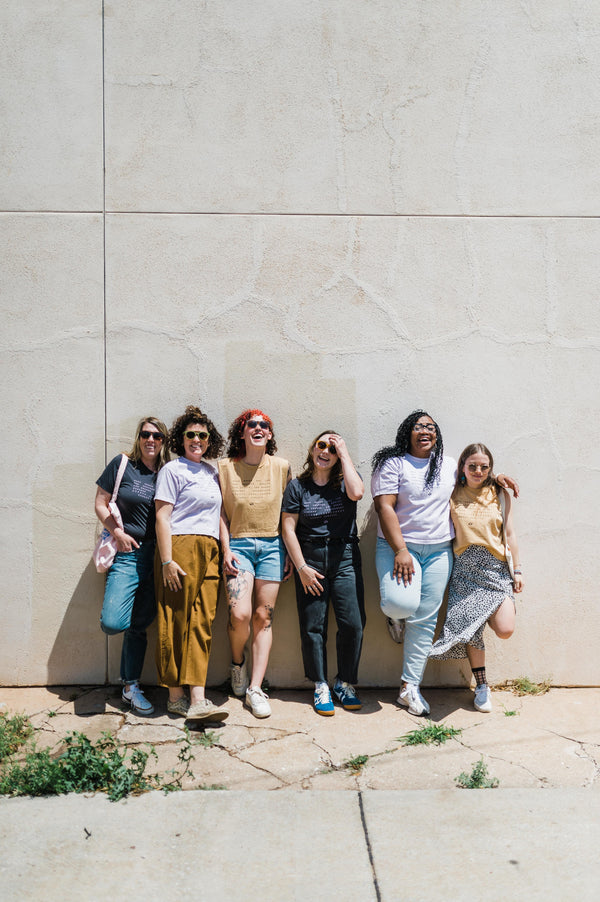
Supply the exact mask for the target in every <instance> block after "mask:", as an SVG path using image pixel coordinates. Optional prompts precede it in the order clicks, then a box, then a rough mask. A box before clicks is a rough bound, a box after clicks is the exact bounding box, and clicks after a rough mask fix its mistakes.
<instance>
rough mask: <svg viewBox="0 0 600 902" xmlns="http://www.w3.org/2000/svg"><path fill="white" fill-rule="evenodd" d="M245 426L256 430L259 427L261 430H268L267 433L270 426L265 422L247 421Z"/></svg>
mask: <svg viewBox="0 0 600 902" xmlns="http://www.w3.org/2000/svg"><path fill="white" fill-rule="evenodd" d="M246 426H247V427H248V429H256V428H257V427H258V426H260V428H261V429H268V430H269V431H270V430H271V424H270V423H267V421H266V420H248V422H247V423H246Z"/></svg>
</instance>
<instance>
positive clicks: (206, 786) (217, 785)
mask: <svg viewBox="0 0 600 902" xmlns="http://www.w3.org/2000/svg"><path fill="white" fill-rule="evenodd" d="M197 788H198V789H203V790H204V791H205V792H212V791H213V790H217V789H227V787H226V786H223V784H222V783H211V784H210V785H209V784H208V783H202V784H201V785H200V786H198V787H197Z"/></svg>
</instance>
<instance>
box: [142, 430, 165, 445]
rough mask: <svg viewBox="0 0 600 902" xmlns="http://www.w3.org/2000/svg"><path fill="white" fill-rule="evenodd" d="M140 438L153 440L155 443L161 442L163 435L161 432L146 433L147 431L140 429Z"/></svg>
mask: <svg viewBox="0 0 600 902" xmlns="http://www.w3.org/2000/svg"><path fill="white" fill-rule="evenodd" d="M140 438H153V439H154V441H155V442H162V440H163V439H164V435H163V434H162V432H148V430H147V429H142V431H141V432H140Z"/></svg>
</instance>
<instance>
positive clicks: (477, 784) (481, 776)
mask: <svg viewBox="0 0 600 902" xmlns="http://www.w3.org/2000/svg"><path fill="white" fill-rule="evenodd" d="M454 782H455V783H456V785H457V786H458V787H459V788H460V789H495V788H496V787H497V786H498V783H499V780H498V779H497V778H496V777H489V776H488V769H487V765H486V764H484V762H483V758H480V759H479V761H476V762H475V763H474V764H473V770H472V771H471V773H470V774H467V773H465V772H464V771H463V772H462V773H461V774H459V775H458V777H455V778H454Z"/></svg>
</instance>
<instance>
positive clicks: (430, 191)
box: [0, 0, 600, 686]
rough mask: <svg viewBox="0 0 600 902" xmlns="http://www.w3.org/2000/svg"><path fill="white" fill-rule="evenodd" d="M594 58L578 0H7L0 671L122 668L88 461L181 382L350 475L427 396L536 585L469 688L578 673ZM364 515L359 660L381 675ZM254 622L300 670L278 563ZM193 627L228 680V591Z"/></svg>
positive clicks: (595, 274)
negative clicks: (486, 449) (483, 478)
mask: <svg viewBox="0 0 600 902" xmlns="http://www.w3.org/2000/svg"><path fill="white" fill-rule="evenodd" d="M599 51H600V7H598V6H597V5H595V4H589V3H586V2H583V0H582V2H574V0H570V2H569V0H545V2H541V0H540V2H535V0H528V2H526V3H524V2H517V0H506V2H503V3H497V2H491V0H489V2H487V0H481V2H477V0H475V2H471V0H469V2H467V0H464V2H460V0H456V2H442V0H437V2H432V3H428V4H423V3H421V2H417V0H407V2H403V3H398V2H396V0H360V2H359V0H338V2H333V0H303V2H299V0H255V2H253V3H247V2H246V0H207V2H203V3H198V2H196V0H178V2H177V3H176V4H173V3H167V2H163V0H145V2H144V3H143V4H142V3H139V2H134V0H113V2H108V0H106V2H105V3H104V4H103V3H101V2H100V0H62V2H61V0H19V2H17V0H5V2H4V3H2V4H0V113H1V114H2V121H3V123H4V125H3V128H2V131H1V133H0V157H1V159H0V162H1V165H0V207H1V210H2V211H4V212H0V236H1V244H2V249H3V253H2V262H1V264H0V266H1V273H2V276H1V283H0V284H1V296H2V310H3V318H2V319H3V329H2V334H1V337H0V341H1V342H2V351H3V353H2V357H1V363H0V366H1V375H2V385H3V387H4V394H5V405H4V410H5V419H6V422H7V424H8V429H7V438H8V442H7V455H6V457H7V460H6V465H5V467H4V469H3V471H2V477H1V479H2V492H1V495H0V499H1V503H2V506H3V508H4V511H3V517H2V520H1V521H0V522H1V526H0V549H1V555H2V567H3V573H4V589H3V593H2V600H1V602H0V603H1V605H2V623H3V630H2V631H0V682H2V683H4V684H28V683H31V684H44V683H60V682H63V683H64V682H85V683H89V682H102V681H103V680H104V678H105V674H106V673H108V676H109V678H110V679H113V680H114V679H116V678H117V677H118V660H119V647H120V640H119V639H111V640H110V643H107V641H106V639H105V637H104V636H103V634H102V633H101V632H100V629H99V625H98V618H99V612H100V607H101V602H102V583H103V579H102V577H100V576H99V575H98V574H96V573H95V571H94V570H93V568H92V566H91V565H90V563H89V555H90V551H91V547H92V545H93V540H94V530H95V526H94V517H93V497H94V492H95V486H94V483H95V479H96V478H97V476H98V475H99V473H100V471H101V470H102V467H103V465H104V462H105V460H109V459H110V458H111V457H112V456H114V454H115V453H117V452H118V451H120V450H128V448H129V447H130V444H131V439H132V432H133V428H134V426H135V423H136V421H137V419H138V418H139V416H141V415H145V414H154V415H156V416H159V417H161V418H162V419H164V420H166V421H167V422H168V423H170V422H171V421H172V419H173V418H174V417H175V416H177V415H178V414H179V413H180V412H181V410H182V408H183V407H184V406H185V404H187V403H191V402H199V403H200V404H201V405H202V407H203V408H206V410H207V412H208V413H209V415H210V416H211V418H212V419H213V420H214V421H215V423H216V424H217V425H218V426H219V428H220V429H221V431H222V432H223V433H226V431H227V428H228V425H229V423H230V422H231V420H232V419H233V418H234V417H235V416H236V415H237V414H238V413H239V412H240V411H241V410H242V409H244V408H245V407H247V406H249V405H255V404H257V405H260V406H261V407H264V409H265V410H266V411H267V412H268V413H269V414H270V415H271V416H272V417H273V419H274V421H275V426H276V436H277V440H278V444H279V449H280V453H281V454H283V455H284V456H287V457H288V458H289V459H290V460H291V462H292V466H293V468H294V470H295V471H296V472H297V470H298V468H299V466H300V465H301V462H302V461H303V459H304V456H305V453H306V446H307V444H308V443H309V441H310V439H311V438H312V437H313V435H314V434H315V433H316V432H317V431H319V430H321V429H323V428H329V427H334V428H336V429H339V430H340V431H341V432H342V434H343V435H344V436H345V437H346V440H347V442H348V445H349V447H350V450H351V453H352V454H353V456H354V459H355V460H356V461H357V463H358V465H359V469H360V470H361V473H362V474H363V476H364V477H365V480H366V481H368V478H369V476H370V464H369V461H370V458H371V456H372V454H373V453H374V451H376V450H377V449H378V448H379V447H381V446H382V445H384V444H389V443H391V442H392V441H393V438H394V434H395V431H396V428H397V426H398V424H399V422H400V421H401V420H402V419H403V418H404V416H405V415H406V414H407V413H409V412H410V411H411V410H412V409H413V408H414V407H417V406H419V407H421V406H422V407H425V408H426V409H428V410H429V411H430V412H431V414H432V415H433V416H434V417H435V418H436V419H437V421H438V422H439V424H440V426H441V428H442V432H443V435H444V442H445V447H446V449H447V451H448V452H449V453H450V454H452V455H454V456H457V455H458V453H459V452H460V451H461V449H462V447H463V446H464V445H465V444H467V443H468V442H471V441H484V442H485V443H486V444H488V445H489V446H490V447H491V449H492V451H493V452H494V455H495V457H496V461H497V464H498V466H499V468H500V469H502V470H504V471H506V472H509V473H512V474H513V475H515V476H516V477H517V478H518V479H519V482H520V484H521V489H522V498H521V499H520V500H519V501H518V502H517V505H516V520H517V528H518V533H519V536H520V540H521V549H522V559H523V566H524V571H525V581H526V582H525V591H524V593H523V597H522V599H521V600H519V602H518V622H517V630H516V633H515V635H514V637H513V638H512V639H511V640H510V641H509V642H505V643H501V642H500V641H499V640H496V639H492V638H491V637H490V638H489V640H488V651H489V654H488V658H489V668H488V670H489V676H490V679H491V680H492V682H496V681H501V680H503V679H509V678H511V677H516V676H519V675H522V674H524V675H527V676H530V677H531V678H537V679H540V678H546V677H550V678H551V679H552V680H553V682H555V683H557V684H563V685H565V684H566V685H598V684H599V683H600V667H599V664H598V654H597V649H598V647H599V643H600V626H599V625H598V624H599V621H598V617H597V607H598V603H599V600H600V599H599V594H598V588H597V587H598V583H599V578H600V572H599V570H600V567H599V564H598V554H597V545H598V526H597V507H598V497H599V496H600V493H599V491H598V489H599V485H598V483H599V482H600V476H599V474H600V456H599V452H598V447H599V437H600V436H599V433H600V426H599V421H598V383H599V379H598V375H599V346H600V307H599V305H598V284H599V283H600V260H599V256H598V246H599V239H600V220H599V219H598V215H599V214H600V178H599V176H598V173H599V171H600V170H599V167H598V162H599V160H598V147H599V146H600V120H599V119H598V115H597V110H598V107H599V102H600V89H599V85H600V77H599V76H600V53H599ZM360 522H361V529H362V532H363V539H362V547H363V558H364V565H365V577H366V585H367V615H368V623H367V629H366V633H365V643H364V651H363V658H362V665H361V682H362V683H363V684H365V685H395V684H397V683H398V680H399V670H400V663H399V652H398V649H397V648H396V647H395V646H393V645H392V643H391V642H390V640H389V639H388V636H387V632H386V630H385V625H384V621H383V618H382V616H381V614H380V612H379V609H378V591H377V582H376V577H375V573H374V566H373V554H374V519H373V512H372V507H371V498H370V496H369V495H368V494H367V497H366V498H365V499H364V500H363V502H362V503H361V507H360ZM274 629H275V640H274V647H273V653H272V657H271V664H270V668H269V673H268V676H269V679H270V681H271V683H272V684H273V685H276V686H285V685H301V684H302V681H303V673H302V666H301V657H300V646H299V637H298V627H297V620H296V612H295V600H294V593H293V589H292V587H291V586H290V585H287V586H285V587H284V588H283V589H282V591H281V594H280V600H279V602H278V610H277V614H276V620H275V627H274ZM332 632H333V627H332ZM152 639H153V637H151V644H150V649H149V654H148V658H147V665H146V673H145V676H146V678H147V679H148V680H150V681H151V680H153V678H154V676H155V672H154V666H153V655H152ZM330 645H331V653H330V660H331V662H332V663H331V668H332V675H333V669H334V667H335V654H334V645H333V641H332V642H331V643H330ZM213 648H214V651H213V657H212V660H211V668H210V672H209V681H210V682H213V683H219V682H221V681H222V680H223V679H224V678H225V676H226V672H227V664H228V653H227V639H226V635H225V616H224V606H223V605H221V609H220V611H219V613H218V616H217V621H216V623H215V630H214V646H213ZM466 678H468V668H467V667H466V666H465V665H461V667H460V668H459V667H458V665H457V664H456V663H451V662H449V663H444V664H439V663H438V664H435V665H430V667H429V668H428V670H427V673H426V678H425V682H426V683H428V684H447V685H453V684H461V683H463V682H464V680H465V679H466Z"/></svg>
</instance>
